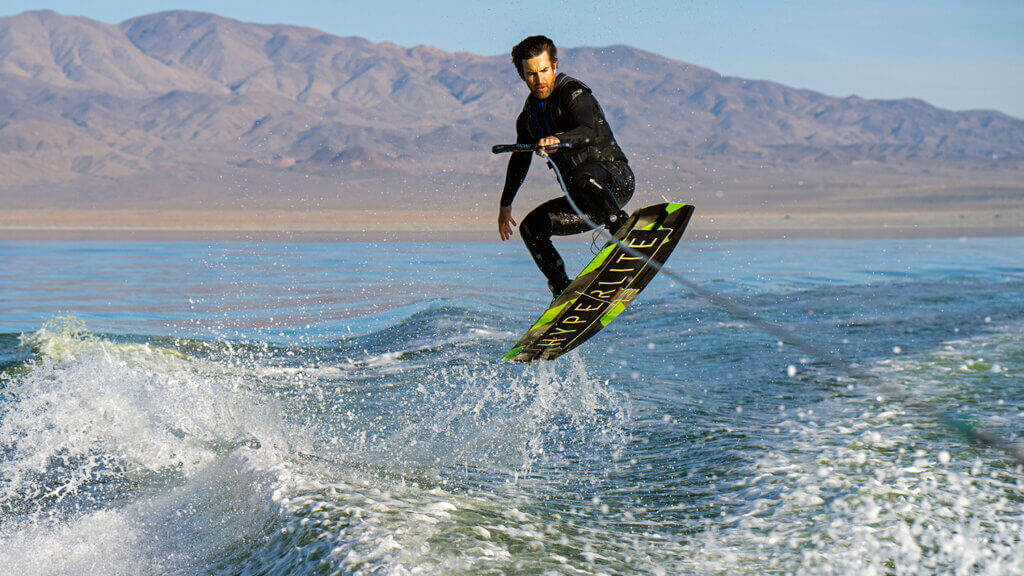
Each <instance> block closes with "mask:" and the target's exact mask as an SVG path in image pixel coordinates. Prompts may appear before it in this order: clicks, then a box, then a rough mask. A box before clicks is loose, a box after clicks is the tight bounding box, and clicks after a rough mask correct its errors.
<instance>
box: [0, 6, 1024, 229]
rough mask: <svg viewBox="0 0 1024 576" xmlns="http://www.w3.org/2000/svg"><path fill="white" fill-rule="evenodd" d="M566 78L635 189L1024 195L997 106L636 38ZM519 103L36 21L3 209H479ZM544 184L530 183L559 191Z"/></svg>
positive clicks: (425, 56)
mask: <svg viewBox="0 0 1024 576" xmlns="http://www.w3.org/2000/svg"><path fill="white" fill-rule="evenodd" d="M560 70H561V71H563V72H566V73H568V74H570V75H573V76H577V77H579V78H580V79H582V80H584V81H585V82H587V83H588V84H589V85H590V86H591V87H592V88H593V89H594V91H595V94H596V95H597V96H598V98H599V100H600V101H601V103H602V106H603V107H604V109H605V111H606V113H607V115H608V117H609V120H610V122H611V124H612V127H613V129H614V130H615V132H616V136H617V137H618V139H619V140H620V142H621V144H622V146H623V148H624V149H625V151H626V153H627V155H628V156H629V157H630V160H631V162H632V163H633V165H634V168H635V170H636V171H637V173H638V176H639V177H640V183H641V187H642V189H643V193H644V194H648V195H654V196H657V195H660V194H666V193H668V194H673V195H675V197H676V198H678V199H682V200H689V201H702V200H703V201H705V202H710V203H712V204H714V203H715V202H719V203H721V202H726V201H728V202H738V203H745V204H748V205H751V206H758V205H763V204H764V203H765V202H777V201H781V200H785V199H788V201H790V202H795V201H797V200H798V199H799V198H801V197H806V198H807V200H808V202H811V203H813V202H822V201H825V200H823V198H826V197H828V198H832V200H831V201H832V203H833V204H835V203H836V202H839V201H840V200H841V198H840V196H837V194H840V192H836V190H840V191H841V190H843V189H846V190H852V189H862V188H874V187H877V186H888V187H889V188H888V189H891V190H897V189H898V190H904V191H907V192H908V194H909V196H906V197H905V198H904V200H907V198H909V200H907V201H914V199H915V198H917V200H920V201H922V202H924V201H927V200H928V198H927V194H926V193H925V192H923V191H934V190H937V189H939V188H942V189H947V192H948V188H949V185H950V183H952V186H953V188H954V189H956V190H959V191H960V192H962V193H963V194H968V195H969V194H973V193H977V194H981V193H982V192H981V191H985V192H984V193H985V194H988V196H987V197H991V196H992V195H993V194H995V196H996V197H997V199H998V198H1003V199H1006V200H1010V199H1012V198H1014V197H1017V198H1019V196H1018V195H1019V194H1020V184H1019V182H1020V181H1021V178H1020V176H1021V173H1022V170H1024V121H1022V120H1020V119H1016V118H1012V117H1010V116H1007V115H1005V114H1001V113H998V112H992V111H971V112H951V111H946V110H940V109H937V108H935V107H933V106H930V105H928V104H927V103H925V102H921V101H918V100H899V101H869V100H864V99H861V98H858V97H849V98H835V97H831V96H825V95H822V94H819V93H815V92H812V91H809V90H796V89H792V88H787V87H785V86H781V85H779V84H775V83H771V82H764V81H753V80H743V79H740V78H730V77H723V76H720V75H719V74H716V73H715V72H712V71H710V70H707V69H703V68H700V67H697V66H694V65H691V64H687V63H684V62H679V61H675V60H670V59H667V58H663V57H660V56H658V55H655V54H651V53H648V52H644V51H641V50H637V49H634V48H630V47H627V46H612V47H606V48H577V49H568V50H564V51H562V54H561V63H560ZM525 96H526V89H525V87H524V86H523V85H522V83H521V82H520V80H519V78H518V77H517V76H516V74H515V71H514V70H513V68H512V66H511V65H510V63H509V61H508V58H507V57H506V56H496V57H482V56H477V55H473V54H467V53H454V54H453V53H447V52H443V51H440V50H437V49H434V48H429V47H416V48H411V49H406V48H402V47H399V46H395V45H392V44H373V43H371V42H368V41H366V40H363V39H361V38H339V37H336V36H331V35H329V34H325V33H323V32H320V31H317V30H314V29H309V28H297V27H291V26H268V25H257V24H246V23H242V22H237V21H234V20H230V19H226V18H222V17H219V16H215V15H212V14H203V13H194V12H165V13H160V14H152V15H148V16H143V17H140V18H135V19H132V20H129V21H127V22H124V23H122V24H121V25H120V26H110V25H107V24H103V23H100V22H95V21H92V20H88V19H85V18H78V17H68V16H62V15H59V14H56V13H53V12H29V13H24V14H21V15H18V16H12V17H8V18H2V19H0V168H2V171H3V174H4V177H3V179H2V180H0V194H2V197H3V200H4V202H5V203H6V204H8V205H12V206H15V207H53V206H63V207H67V206H76V207H114V206H116V207H152V208H161V207H203V208H212V207H237V206H246V207H277V208H296V209H315V208H319V207H334V208H338V207H343V208H383V207H388V206H393V205H394V204H395V203H396V202H404V203H406V205H407V207H415V206H416V205H417V203H420V202H428V203H437V202H448V203H457V204H459V205H461V206H463V207H467V206H476V205H482V206H486V207H488V208H490V207H491V206H493V205H495V204H496V203H497V190H498V189H499V188H500V185H501V179H502V174H503V170H504V162H505V159H504V158H498V157H493V156H491V154H490V153H489V149H490V146H491V145H492V144H495V143H500V142H507V141H511V140H513V139H514V129H513V123H514V117H515V115H516V114H517V113H518V110H519V108H520V107H521V105H522V101H523V98H524V97H525ZM537 164H538V165H539V163H537ZM540 172H541V171H540V170H536V169H535V171H534V175H533V176H532V177H531V178H530V181H529V185H530V187H532V189H534V190H537V189H539V188H547V192H546V193H548V194H550V193H551V192H552V190H551V183H550V182H548V180H547V177H546V175H544V176H539V174H540ZM908 182H912V183H913V184H912V185H911V184H908ZM967 183H970V186H968V185H967ZM1014 183H1016V184H1014ZM968 188H969V189H968ZM722 190H727V191H728V192H729V198H728V199H727V200H722V196H723V193H722ZM914 190H916V191H917V192H914ZM970 190H975V192H971V191H970ZM527 193H528V192H527ZM958 193H959V192H958ZM830 194H831V195H832V196H829V195H830ZM915 194H917V195H918V196H915ZM954 195H955V194H954ZM869 196H870V195H869Z"/></svg>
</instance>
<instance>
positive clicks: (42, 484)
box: [0, 237, 1024, 576]
mask: <svg viewBox="0 0 1024 576" xmlns="http://www.w3.org/2000/svg"><path fill="white" fill-rule="evenodd" d="M561 247H562V250H563V252H564V253H565V254H566V255H567V261H568V262H569V264H570V266H569V267H570V268H579V267H580V266H582V265H583V264H584V263H585V261H586V260H588V259H589V255H590V253H589V250H588V248H587V242H586V241H582V240H579V241H572V242H566V243H563V244H561ZM1022 254H1024V239H1022V238H991V239H926V240H842V241H838V240H835V241H834V240H820V241H810V240H808V241H773V242H715V243H707V242H688V241H687V240H686V238H685V237H684V240H683V242H682V243H681V244H680V246H679V248H678V249H677V250H676V253H675V254H674V255H673V256H672V258H671V259H670V260H669V265H670V266H671V267H672V269H673V271H674V272H676V273H678V274H681V275H682V276H684V277H685V278H686V279H688V280H690V281H692V282H695V283H697V284H699V285H700V286H701V287H703V288H704V289H707V290H711V291H713V292H714V293H716V294H719V295H723V296H725V297H727V298H729V299H730V300H731V301H732V302H733V303H734V304H735V306H737V307H740V308H742V309H745V310H747V311H749V312H750V313H752V314H756V315H757V317H758V318H760V319H762V320H766V321H769V322H772V323H774V324H777V325H779V326H781V327H783V329H784V330H788V331H791V332H792V333H793V334H795V335H798V336H799V338H800V339H802V340H804V341H806V342H811V343H813V344H814V345H815V346H817V347H820V348H823V349H827V350H830V351H834V352H835V353H837V354H839V355H841V356H842V357H844V358H846V359H848V361H849V362H852V363H854V364H855V365H856V366H857V369H858V370H862V371H866V372H868V373H870V374H872V375H873V378H874V379H873V380H863V379H858V378H853V377H850V376H849V375H848V374H847V373H845V372H843V371H842V370H836V369H835V366H834V365H830V364H829V363H827V362H823V361H822V359H820V358H813V357H809V356H808V354H807V352H806V351H802V350H800V349H799V348H798V347H794V346H792V345H791V344H790V343H787V342H781V341H780V339H779V338H778V337H777V336H771V335H768V334H765V333H764V332H762V331H760V330H758V329H757V328H756V327H753V326H751V325H750V324H749V323H748V322H747V321H744V320H743V319H742V318H739V317H736V315H735V314H732V313H729V312H727V311H725V310H723V309H721V308H720V307H718V306H715V305H713V304H710V303H708V302H706V301H705V300H703V299H701V298H700V297H698V296H696V295H695V294H693V293H691V292H688V291H687V289H686V288H685V287H683V286H678V285H676V283H675V282H673V281H672V280H671V279H670V278H668V277H666V276H665V275H662V276H659V277H658V278H656V279H655V280H654V281H653V282H652V283H651V285H650V286H649V287H648V288H647V289H646V290H645V292H644V293H643V294H641V295H640V297H639V298H638V299H637V301H636V302H634V303H633V305H631V306H630V308H629V309H627V310H626V312H625V313H623V314H622V315H621V316H620V317H619V319H617V320H616V321H615V322H614V323H612V324H611V325H609V326H608V327H607V328H606V329H605V330H604V331H602V332H601V333H600V334H598V335H597V336H595V337H594V338H593V339H592V340H591V341H590V342H588V343H586V344H585V345H583V346H582V347H580V348H579V349H577V350H576V351H574V352H572V353H570V354H568V355H566V356H565V357H563V358H561V359H559V360H557V361H554V362H547V363H537V364H530V365H523V364H512V363H507V362H503V361H501V360H500V357H501V355H502V354H504V353H505V352H506V351H507V350H508V349H509V348H510V347H511V346H512V345H513V344H514V343H515V341H516V339H517V338H518V336H519V335H520V334H521V333H522V332H523V331H525V330H526V329H527V328H528V327H529V326H530V325H531V324H532V323H533V321H534V320H535V319H536V317H537V316H538V315H539V313H540V312H541V311H542V309H543V307H544V306H545V305H546V304H547V302H548V298H549V297H548V296H547V295H546V289H545V287H544V283H543V280H542V278H541V276H540V274H539V273H538V272H537V271H536V269H535V268H534V266H533V264H532V262H531V261H530V260H529V258H528V256H527V254H526V251H525V249H524V248H523V247H522V245H521V244H520V243H518V242H515V243H512V242H510V243H505V244H502V243H498V242H494V243H458V244H454V243H453V244H444V243H426V244H415V243H387V242H382V243H377V244H354V243H325V244H315V243H293V244H288V243H212V244H211V243H175V242H167V243H144V242H120V243H104V242H77V243H70V242H68V243H65V242H54V243H17V242H4V243H0V268H2V270H3V273H2V274H0V566H4V567H5V568H4V571H5V572H9V573H12V574H18V575H19V576H26V575H31V574H96V575H101V574H102V575H119V574H125V575H129V574H130V575H140V574H143V575H145V574H181V575H192V574H196V575H198V574H267V575H271V574H273V575H279V574H294V575H299V574H325V575H326V574H357V575H377V574H702V575H703V574H729V575H733V574H788V573H799V574H934V573H937V572H938V573H962V574H1024V544H1022V541H1021V538H1022V534H1024V497H1022V496H1021V495H1022V494H1024V491H1022V489H1024V473H1022V471H1021V468H1020V467H1018V466H1016V465H1015V464H1014V462H1013V461H1012V459H1011V458H1009V457H1008V456H1007V455H1005V454H1003V453H1002V452H1000V451H998V450H993V449H990V448H983V447H978V446H975V445H972V444H971V442H970V441H969V440H968V439H967V437H966V436H965V435H964V434H963V433H962V432H959V431H958V430H957V429H956V427H952V426H950V425H948V424H946V423H944V422H943V421H941V419H937V418H936V417H935V416H934V414H936V413H947V412H948V413H953V412H955V413H957V414H958V415H959V416H958V417H959V418H962V419H964V420H966V421H969V422H971V423H972V424H973V425H975V426H977V427H981V428H984V429H985V430H987V431H989V432H990V433H992V434H995V435H998V436H999V437H1000V438H1003V439H1006V440H1010V441H1016V440H1017V439H1018V437H1019V436H1020V433H1021V430H1024V393H1022V391H1021V387H1022V383H1024V379H1022V375H1024V260H1022V257H1021V255H1022ZM878 382H882V383H884V385H885V387H884V388H883V389H881V390H880V389H878V387H877V383H878ZM894 388H898V389H900V390H902V391H903V394H900V395H898V398H894V397H893V395H891V394H888V393H887V391H890V390H892V389H894Z"/></svg>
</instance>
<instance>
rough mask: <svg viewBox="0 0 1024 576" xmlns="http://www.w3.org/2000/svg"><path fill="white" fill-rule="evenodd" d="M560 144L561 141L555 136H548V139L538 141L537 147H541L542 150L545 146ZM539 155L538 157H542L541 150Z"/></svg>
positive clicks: (538, 152)
mask: <svg viewBox="0 0 1024 576" xmlns="http://www.w3.org/2000/svg"><path fill="white" fill-rule="evenodd" d="M560 142H561V140H559V139H558V138H555V137H554V136H548V137H546V138H541V139H540V140H538V141H537V146H540V147H541V148H543V147H545V146H554V145H555V144H558V143H560ZM555 152H557V150H555ZM537 155H538V156H540V155H541V151H540V150H538V151H537Z"/></svg>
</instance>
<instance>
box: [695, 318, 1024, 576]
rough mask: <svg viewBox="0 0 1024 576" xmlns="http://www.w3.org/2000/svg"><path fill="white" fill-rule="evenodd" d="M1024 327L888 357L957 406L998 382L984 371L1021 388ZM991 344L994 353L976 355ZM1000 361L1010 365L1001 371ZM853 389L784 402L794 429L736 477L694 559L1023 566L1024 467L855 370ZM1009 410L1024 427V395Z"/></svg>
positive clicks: (816, 567) (710, 562)
mask: <svg viewBox="0 0 1024 576" xmlns="http://www.w3.org/2000/svg"><path fill="white" fill-rule="evenodd" d="M1021 328H1022V326H1013V327H1009V328H1007V329H1005V330H999V331H996V332H993V333H990V334H986V335H984V336H979V337H977V338H974V339H972V340H970V341H960V342H950V343H947V344H946V345H944V346H942V347H941V349H940V350H939V351H936V352H932V353H925V354H921V355H917V356H913V355H911V356H905V357H900V358H899V359H898V360H896V359H893V360H886V361H882V362H880V363H879V366H878V367H877V371H878V373H879V374H882V375H884V376H885V377H887V378H890V379H892V380H894V381H899V382H901V383H902V385H904V386H907V387H908V388H909V389H910V391H911V392H912V394H915V395H918V396H919V397H922V398H928V399H929V401H939V402H941V401H942V400H943V398H945V399H946V400H947V401H948V402H949V403H950V404H951V405H957V406H959V404H960V403H962V402H964V401H965V400H967V399H968V398H970V399H972V400H974V399H975V398H971V397H972V396H973V395H974V393H975V392H974V391H986V394H987V393H989V392H988V391H992V390H994V389H998V388H999V386H993V385H992V382H991V381H986V382H984V383H981V384H980V385H979V383H978V382H977V378H978V377H979V375H981V377H996V378H1001V379H1004V382H1005V383H1004V384H1003V386H1005V387H1008V388H1010V387H1012V388H1014V389H1018V391H1019V382H1020V379H1019V375H1020V374H1022V373H1024V355H1022V354H1021V352H1022V351H1024V336H1022V334H1024V331H1022V330H1021ZM982 351H984V352H985V353H986V355H987V356H988V357H989V358H991V359H992V360H991V362H992V364H989V365H988V366H985V367H980V368H977V369H975V368H972V366H976V363H975V360H973V359H976V358H978V354H979V353H980V352H982ZM996 363H998V364H999V365H1000V366H1002V368H1001V370H999V371H992V370H991V368H990V367H989V366H991V365H994V364H996ZM958 371H959V372H960V373H959V374H957V372H958ZM1011 374H1012V375H1013V376H1012V377H1011V376H1010V375H1011ZM1011 383H1012V386H1011ZM939 388H943V390H939ZM849 392H850V394H849V395H839V396H837V397H835V398H832V399H829V400H827V401H825V402H822V403H819V404H817V405H814V406H808V407H802V408H800V409H796V410H794V409H792V408H788V409H787V407H785V406H780V414H781V415H783V418H782V420H781V422H780V423H779V425H778V427H779V430H778V432H779V433H780V434H783V435H785V436H788V437H789V441H787V443H786V444H785V445H784V446H779V447H777V448H775V449H772V450H769V451H768V452H767V454H765V455H763V456H761V457H759V458H758V459H757V460H756V461H755V462H754V463H753V464H752V465H751V466H750V467H749V470H747V471H746V473H745V474H741V475H740V478H739V479H738V480H737V481H734V482H733V483H732V486H731V489H730V490H729V492H732V496H731V500H732V502H733V504H734V506H735V508H734V510H733V511H732V512H731V513H730V514H728V515H724V517H723V518H722V520H721V521H720V522H716V523H715V524H714V525H710V524H709V530H708V532H707V534H706V536H705V537H704V538H703V539H702V541H701V542H699V543H694V545H693V548H692V549H691V553H692V554H693V556H694V557H695V558H701V559H702V560H701V561H700V562H698V563H696V564H695V565H694V570H695V571H697V572H700V573H707V574H712V573H715V574H731V573H736V572H737V571H740V572H744V571H748V570H750V569H751V568H752V567H758V569H757V570H755V571H771V572H793V573H801V574H891V573H897V574H934V573H937V572H944V573H957V574H1011V573H1012V574H1020V573H1024V500H1022V499H1021V497H1020V494H1021V493H1022V491H1024V474H1022V473H1021V469H1020V467H1019V466H1017V467H1014V466H1012V465H1008V464H1007V463H1006V461H1005V460H1003V459H1002V457H1001V455H1000V454H998V453H993V452H991V451H987V450H981V449H977V448H974V447H971V446H969V445H965V444H964V443H963V441H962V438H959V437H957V435H956V434H955V433H954V432H953V431H952V430H951V429H950V428H948V427H944V426H943V425H942V424H941V423H940V422H936V421H934V420H931V419H927V418H922V417H920V416H919V415H917V414H915V413H914V412H913V410H912V409H911V408H908V407H907V406H905V405H900V404H895V403H893V402H890V401H888V400H886V399H885V398H883V397H879V396H874V395H873V394H872V391H871V390H857V388H856V386H854V385H852V384H851V385H850V390H849ZM972 404H973V403H972ZM985 404H989V405H998V404H999V403H998V402H997V401H992V402H990V403H985V402H983V403H982V406H977V405H975V406H976V407H977V408H981V410H980V411H981V412H982V413H986V414H991V412H988V410H987V408H988V407H987V406H985ZM1011 412H1012V417H1013V418H1014V420H1015V421H1014V422H1013V427H1012V429H1013V430H1015V431H1019V430H1020V429H1021V428H1022V427H1024V426H1022V424H1024V414H1022V413H1021V411H1020V409H1019V404H1018V406H1017V407H1015V408H1013V409H1012V411H1011ZM1004 421H1005V420H1004ZM1007 428H1008V430H1007V431H1009V428H1010V427H1007ZM936 445H940V446H948V448H940V449H936Z"/></svg>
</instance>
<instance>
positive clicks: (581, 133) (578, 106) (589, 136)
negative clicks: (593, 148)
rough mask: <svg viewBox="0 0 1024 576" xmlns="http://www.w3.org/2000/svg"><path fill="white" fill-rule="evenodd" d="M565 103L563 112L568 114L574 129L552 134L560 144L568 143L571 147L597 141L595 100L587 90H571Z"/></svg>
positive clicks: (596, 107) (596, 108)
mask: <svg viewBox="0 0 1024 576" xmlns="http://www.w3.org/2000/svg"><path fill="white" fill-rule="evenodd" d="M567 100H568V101H567V102H566V103H564V104H563V110H565V111H566V112H568V114H569V116H570V117H571V118H572V119H573V121H574V123H575V124H576V127H575V128H573V129H572V130H566V131H565V132H559V133H557V134H554V136H555V137H556V138H558V139H559V140H561V141H562V142H568V143H569V144H572V145H573V146H579V145H580V144H584V143H586V142H587V141H588V140H589V141H590V142H596V141H597V123H598V118H597V112H596V111H597V110H598V106H597V100H596V99H595V98H594V95H593V94H591V93H590V91H589V90H586V89H585V88H582V87H578V88H576V89H575V90H573V91H572V92H571V93H570V94H569V96H568V98H567Z"/></svg>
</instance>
